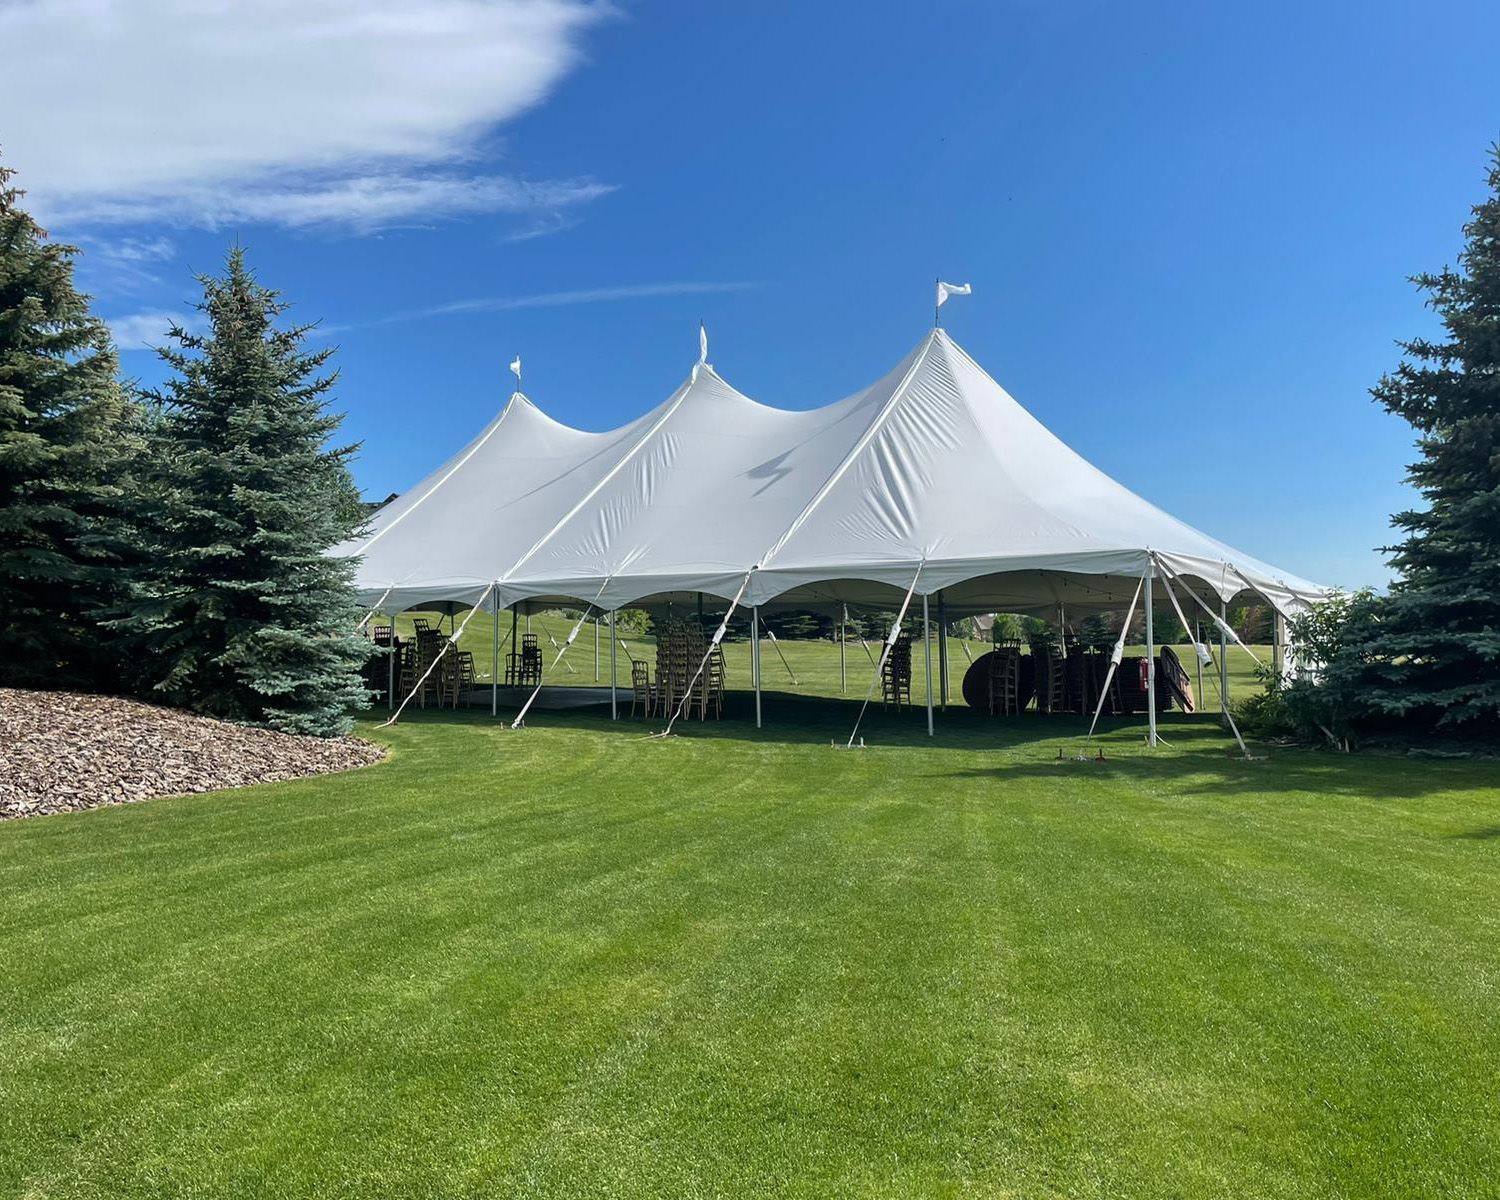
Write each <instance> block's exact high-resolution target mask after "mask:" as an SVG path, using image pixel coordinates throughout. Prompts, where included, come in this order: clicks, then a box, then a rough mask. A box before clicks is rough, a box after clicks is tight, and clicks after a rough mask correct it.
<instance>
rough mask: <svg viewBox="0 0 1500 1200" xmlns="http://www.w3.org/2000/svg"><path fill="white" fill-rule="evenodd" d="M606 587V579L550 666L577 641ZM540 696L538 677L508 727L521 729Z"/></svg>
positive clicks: (555, 664)
mask: <svg viewBox="0 0 1500 1200" xmlns="http://www.w3.org/2000/svg"><path fill="white" fill-rule="evenodd" d="M608 586H609V578H608V577H606V578H605V580H604V582H603V583H601V584H600V585H599V590H598V592H596V593H595V594H594V598H593V600H592V601H590V602H589V606H588V607H587V608H585V609H584V610H583V616H581V617H579V618H578V624H576V625H574V626H573V629H572V632H570V633H569V634H568V640H567V641H566V642H564V643H563V644H562V645H561V646H560V647H558V651H557V657H556V658H554V659H553V660H552V665H553V666H554V667H555V666H557V664H558V663H559V662H560V661H561V660H562V656H563V655H564V654H566V653H567V652H568V647H569V646H571V645H572V644H573V642H574V641H575V640H576V639H577V637H578V631H579V630H580V629H582V628H583V624H584V622H585V621H587V620H588V619H589V613H591V612H593V611H594V605H596V604H598V603H599V597H600V596H602V595H604V589H605V588H607V587H608ZM547 636H548V638H549V639H550V638H551V636H552V635H551V634H548V635H547ZM552 644H553V645H554V646H556V645H557V643H556V642H553V643H552ZM541 694H542V680H541V678H540V677H538V679H537V681H536V687H535V688H534V689H532V692H531V695H529V696H527V697H526V703H525V704H523V705H521V711H520V712H518V713H517V714H516V719H515V720H514V721H512V722H511V723H510V727H511V728H512V729H519V728H521V725H522V723H523V722H525V720H526V714H527V713H528V712H530V711H531V706H532V704H533V703H534V702H535V701H536V698H537V697H538V696H540V695H541Z"/></svg>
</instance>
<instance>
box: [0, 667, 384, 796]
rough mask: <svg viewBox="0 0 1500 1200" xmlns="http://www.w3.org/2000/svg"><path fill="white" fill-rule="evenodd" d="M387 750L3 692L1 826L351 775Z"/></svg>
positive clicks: (141, 707) (117, 703) (135, 706)
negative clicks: (333, 774)
mask: <svg viewBox="0 0 1500 1200" xmlns="http://www.w3.org/2000/svg"><path fill="white" fill-rule="evenodd" d="M384 757H385V750H384V749H383V748H382V747H380V746H376V745H374V744H373V743H371V742H366V741H362V740H361V739H359V738H354V737H342V738H315V737H298V736H294V735H292V734H287V733H275V732H273V731H271V730H269V729H252V728H250V727H248V726H245V725H234V724H230V723H229V722H226V721H215V720H213V719H212V718H209V717H200V716H195V715H194V714H192V713H186V712H180V711H178V710H177V709H171V708H159V707H157V706H155V705H151V704H142V703H140V702H139V701H136V700H121V699H117V698H115V697H112V696H88V695H82V694H79V693H76V692H31V691H23V690H21V689H18V688H0V820H3V819H5V818H8V817H30V816H40V815H42V814H45V813H60V812H75V811H77V810H79V809H85V808H98V807H100V806H102V805H105V804H129V803H131V802H133V801H136V800H147V799H150V798H151V797H153V796H176V795H181V794H183V793H185V792H208V791H213V790H215V789H217V788H229V787H243V786H244V785H246V784H250V783H273V782H277V781H280V780H286V779H300V778H301V777H303V776H304V775H322V774H326V773H328V772H331V771H347V770H350V769H352V768H354V767H362V766H366V765H368V764H370V763H374V762H379V761H380V760H381V759H382V758H384Z"/></svg>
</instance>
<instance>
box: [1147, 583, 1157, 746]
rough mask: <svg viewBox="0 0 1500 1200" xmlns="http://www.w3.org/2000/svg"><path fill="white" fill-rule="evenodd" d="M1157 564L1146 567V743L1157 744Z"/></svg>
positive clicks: (1149, 744)
mask: <svg viewBox="0 0 1500 1200" xmlns="http://www.w3.org/2000/svg"><path fill="white" fill-rule="evenodd" d="M1155 575H1156V564H1155V563H1150V564H1149V565H1147V567H1146V725H1147V731H1146V745H1148V746H1155V745H1156V629H1155V627H1154V626H1153V625H1152V622H1151V583H1152V580H1153V579H1154V577H1155Z"/></svg>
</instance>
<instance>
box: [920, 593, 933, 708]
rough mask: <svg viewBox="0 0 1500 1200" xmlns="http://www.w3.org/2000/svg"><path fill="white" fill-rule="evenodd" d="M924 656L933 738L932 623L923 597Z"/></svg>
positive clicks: (925, 599) (925, 598)
mask: <svg viewBox="0 0 1500 1200" xmlns="http://www.w3.org/2000/svg"><path fill="white" fill-rule="evenodd" d="M922 654H923V657H925V658H926V660H927V736H928V737H931V736H932V622H931V621H929V620H928V619H927V597H926V596H925V595H923V597H922Z"/></svg>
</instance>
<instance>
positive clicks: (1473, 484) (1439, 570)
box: [1361, 146, 1500, 728]
mask: <svg viewBox="0 0 1500 1200" xmlns="http://www.w3.org/2000/svg"><path fill="white" fill-rule="evenodd" d="M1489 188H1490V195H1489V196H1488V197H1487V198H1486V199H1485V201H1484V202H1483V203H1482V204H1479V205H1478V206H1476V207H1475V208H1474V209H1473V215H1472V218H1471V220H1470V221H1469V223H1468V224H1467V225H1465V226H1464V239H1465V245H1464V250H1463V253H1462V254H1461V255H1460V256H1459V264H1458V268H1457V269H1456V270H1455V269H1448V268H1445V269H1444V270H1443V271H1441V272H1440V273H1438V274H1424V275H1418V276H1416V277H1414V279H1413V282H1414V283H1415V284H1417V286H1418V287H1420V288H1422V289H1423V290H1424V291H1426V292H1427V293H1428V301H1427V303H1428V305H1429V306H1430V307H1431V308H1432V309H1433V310H1434V311H1435V312H1436V313H1437V314H1438V315H1439V317H1440V318H1441V319H1442V324H1443V329H1444V331H1445V335H1446V336H1445V337H1443V338H1442V339H1441V340H1437V341H1433V340H1429V339H1425V338H1417V339H1414V340H1412V341H1409V342H1403V343H1402V348H1403V349H1404V350H1405V351H1406V360H1405V361H1404V362H1402V363H1401V365H1400V366H1398V367H1397V368H1396V370H1395V372H1393V373H1392V374H1390V375H1387V376H1386V377H1385V378H1383V379H1382V380H1381V381H1380V383H1379V384H1378V385H1377V386H1376V387H1375V388H1373V389H1372V394H1373V395H1374V397H1375V399H1376V400H1377V401H1379V402H1380V403H1381V404H1382V405H1384V406H1385V408H1387V409H1388V410H1389V411H1391V412H1393V413H1396V414H1397V415H1399V416H1401V417H1404V418H1405V419H1406V420H1407V421H1409V422H1410V423H1411V424H1412V425H1413V426H1415V428H1416V430H1417V433H1418V435H1419V436H1418V438H1417V448H1418V449H1419V450H1420V451H1421V458H1420V459H1419V460H1418V461H1417V462H1415V463H1413V464H1412V466H1411V467H1410V469H1409V472H1408V479H1409V480H1410V481H1411V482H1412V483H1413V484H1414V485H1415V486H1416V488H1417V490H1418V491H1419V492H1420V493H1421V495H1422V498H1423V500H1424V501H1425V502H1426V504H1425V507H1422V508H1414V509H1411V510H1409V511H1407V512H1402V513H1397V514H1396V516H1395V517H1394V518H1392V523H1393V524H1394V525H1396V526H1397V527H1398V528H1400V529H1403V530H1405V531H1406V538H1405V540H1403V541H1402V542H1401V543H1400V545H1398V546H1395V547H1392V550H1393V557H1392V560H1391V561H1392V565H1394V566H1395V567H1396V569H1397V570H1398V571H1399V572H1400V580H1399V581H1398V582H1397V583H1396V584H1395V585H1394V586H1393V587H1392V589H1391V595H1390V598H1389V602H1388V604H1386V605H1385V606H1384V614H1383V619H1382V620H1381V621H1380V622H1379V624H1378V626H1377V627H1376V628H1375V629H1374V630H1373V631H1372V632H1371V634H1370V637H1369V640H1368V641H1366V642H1365V643H1364V645H1363V646H1362V647H1361V652H1362V655H1363V657H1364V659H1365V661H1366V662H1367V663H1369V664H1371V665H1370V666H1369V668H1368V670H1369V672H1370V674H1369V681H1368V686H1367V688H1366V697H1365V699H1366V702H1367V703H1368V704H1369V705H1370V706H1371V707H1372V708H1373V709H1375V710H1376V711H1378V712H1382V713H1385V714H1387V715H1394V716H1402V717H1407V718H1412V719H1415V720H1417V721H1418V722H1420V723H1422V724H1427V723H1433V724H1437V725H1441V726H1447V727H1455V726H1458V727H1468V728H1477V727H1487V728H1500V146H1496V147H1493V148H1492V149H1491V162H1490V169H1489Z"/></svg>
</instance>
